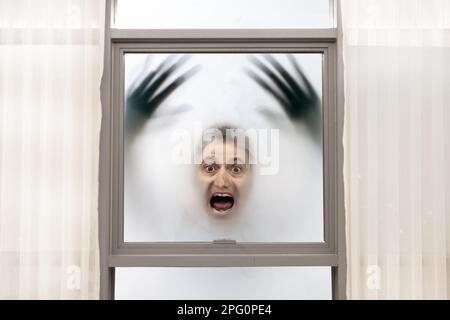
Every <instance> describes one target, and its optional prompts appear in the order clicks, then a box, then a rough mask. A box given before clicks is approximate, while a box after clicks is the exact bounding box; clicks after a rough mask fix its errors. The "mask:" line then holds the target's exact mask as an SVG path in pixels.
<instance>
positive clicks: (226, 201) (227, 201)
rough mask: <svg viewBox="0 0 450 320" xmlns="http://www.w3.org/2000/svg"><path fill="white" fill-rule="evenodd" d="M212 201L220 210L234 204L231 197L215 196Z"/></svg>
mask: <svg viewBox="0 0 450 320" xmlns="http://www.w3.org/2000/svg"><path fill="white" fill-rule="evenodd" d="M211 202H212V203H211V204H212V206H213V208H214V209H216V210H220V211H225V210H228V209H231V207H232V206H233V200H232V199H231V198H218V197H214V198H213V199H212V201H211Z"/></svg>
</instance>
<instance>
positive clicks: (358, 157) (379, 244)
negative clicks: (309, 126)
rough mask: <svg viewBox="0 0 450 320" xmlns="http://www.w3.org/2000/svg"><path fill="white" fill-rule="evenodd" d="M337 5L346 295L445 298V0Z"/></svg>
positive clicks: (448, 146) (448, 141) (449, 30)
mask: <svg viewBox="0 0 450 320" xmlns="http://www.w3.org/2000/svg"><path fill="white" fill-rule="evenodd" d="M341 8H342V18H343V20H342V21H343V28H344V29H343V30H344V64H345V99H346V102H345V112H346V115H345V136H344V148H345V164H344V167H345V168H344V170H345V185H346V214H347V216H346V219H347V253H348V286H347V290H348V292H347V293H348V298H350V299H447V298H450V260H449V259H450V1H449V0H434V1H430V0H342V1H341Z"/></svg>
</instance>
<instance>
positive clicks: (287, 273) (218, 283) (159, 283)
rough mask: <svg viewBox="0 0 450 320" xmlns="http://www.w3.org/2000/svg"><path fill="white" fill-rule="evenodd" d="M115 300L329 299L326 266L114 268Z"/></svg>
mask: <svg viewBox="0 0 450 320" xmlns="http://www.w3.org/2000/svg"><path fill="white" fill-rule="evenodd" d="M115 298H116V299H180V300H185V299H209V300H215V299H217V300H219V299H238V300H247V299H248V300H252V299H257V300H262V299H270V300H277V299H280V300H281V299H282V300H300V299H320V300H330V299H331V269H330V268H329V267H243V268H229V267H228V268H116V282H115Z"/></svg>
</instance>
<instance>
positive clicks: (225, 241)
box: [213, 239, 236, 244]
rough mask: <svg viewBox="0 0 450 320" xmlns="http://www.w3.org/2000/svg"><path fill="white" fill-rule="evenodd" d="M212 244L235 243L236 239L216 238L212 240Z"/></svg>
mask: <svg viewBox="0 0 450 320" xmlns="http://www.w3.org/2000/svg"><path fill="white" fill-rule="evenodd" d="M213 243H214V244H236V240H232V239H217V240H213Z"/></svg>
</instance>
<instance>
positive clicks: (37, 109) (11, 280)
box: [0, 0, 105, 299]
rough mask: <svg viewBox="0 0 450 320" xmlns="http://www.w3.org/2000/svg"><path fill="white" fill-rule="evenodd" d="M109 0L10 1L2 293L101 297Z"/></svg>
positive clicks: (4, 78)
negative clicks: (102, 124) (99, 208)
mask: <svg viewBox="0 0 450 320" xmlns="http://www.w3.org/2000/svg"><path fill="white" fill-rule="evenodd" d="M104 6H105V4H104V0H39V1H36V0H0V299H18V298H19V299H96V298H98V291H99V283H98V281H99V274H98V273H99V261H98V260H99V257H98V239H97V237H98V236H97V195H98V159H99V131H100V118H101V107H100V78H101V73H102V67H103V29H104V14H105V9H104Z"/></svg>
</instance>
